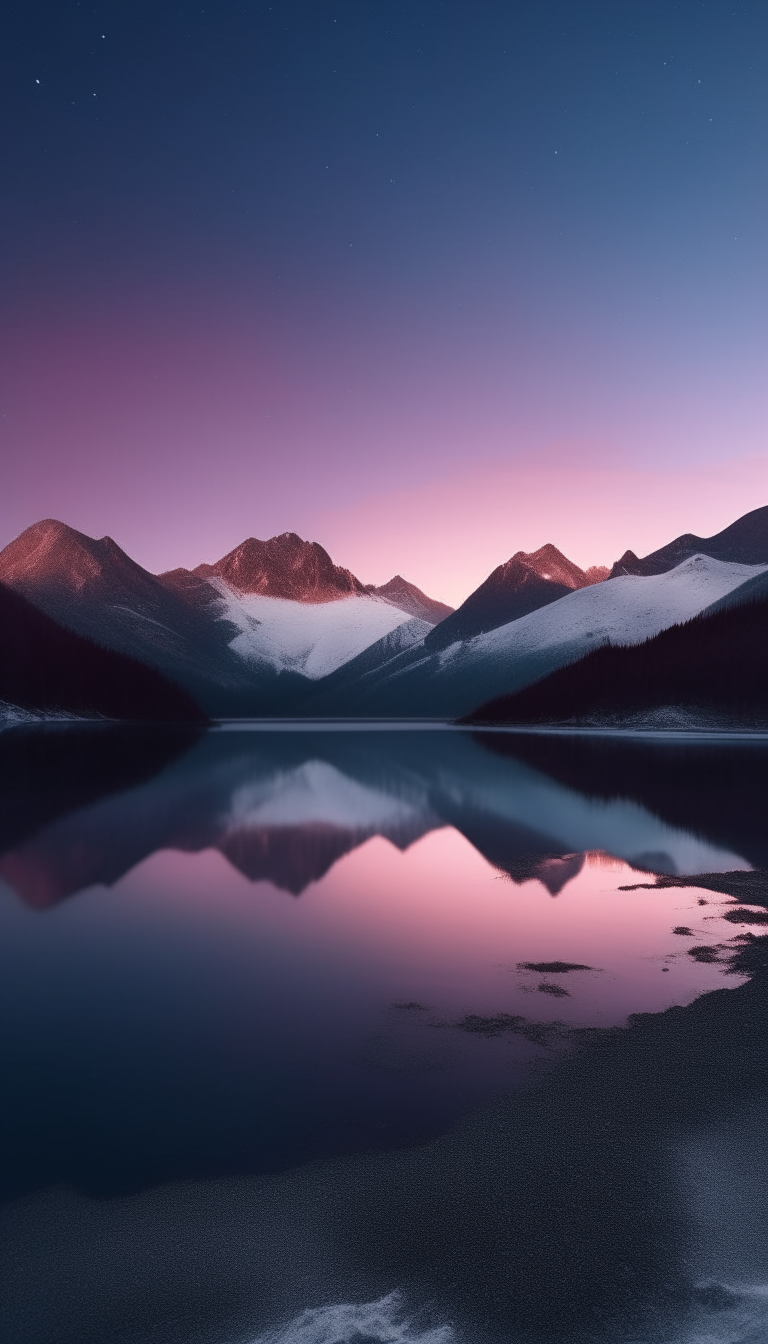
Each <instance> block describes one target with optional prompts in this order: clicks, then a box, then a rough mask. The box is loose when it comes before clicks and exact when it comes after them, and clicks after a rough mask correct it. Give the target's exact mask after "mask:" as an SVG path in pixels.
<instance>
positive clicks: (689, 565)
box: [307, 555, 768, 718]
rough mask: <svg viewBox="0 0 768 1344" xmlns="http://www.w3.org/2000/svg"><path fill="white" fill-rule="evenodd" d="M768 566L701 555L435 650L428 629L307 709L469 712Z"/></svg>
mask: <svg viewBox="0 0 768 1344" xmlns="http://www.w3.org/2000/svg"><path fill="white" fill-rule="evenodd" d="M766 571H768V565H762V566H750V565H740V564H733V563H727V562H724V561H720V560H713V559H711V558H710V557H709V556H703V555H696V556H693V557H691V558H690V559H689V560H685V561H684V562H683V563H682V564H681V565H678V566H677V568H676V569H673V570H670V571H667V572H666V573H663V574H658V575H651V576H648V577H641V576H634V575H625V576H623V577H619V578H616V579H613V580H611V581H610V582H606V583H597V584H593V585H590V586H589V587H586V588H581V589H578V590H577V591H575V592H571V593H569V594H568V595H567V596H565V597H562V598H560V599H559V600H558V601H554V602H551V603H548V604H547V605H546V606H542V607H539V608H538V609H537V610H536V611H532V612H530V613H529V614H528V615H526V616H522V617H520V618H519V619H517V620H514V621H511V622H509V623H508V624H506V625H503V626H499V627H498V628H496V629H494V630H490V631H488V632H486V633H484V634H481V635H476V636H475V637H474V638H471V639H466V640H458V639H457V640H456V641H455V642H454V643H452V644H451V645H449V646H448V647H447V648H438V649H437V650H435V651H432V650H431V649H430V647H429V642H430V639H431V638H432V637H431V636H429V635H428V636H427V637H426V639H425V640H424V641H423V642H422V643H421V644H419V645H416V646H414V647H413V648H411V649H410V650H407V651H405V652H404V653H401V654H398V655H397V656H396V657H394V658H392V659H391V660H390V661H389V662H388V663H385V664H384V665H383V666H381V667H380V668H378V669H376V670H374V671H372V672H370V673H368V674H366V675H363V676H362V677H357V678H355V681H354V683H353V684H346V685H343V686H336V687H334V691H333V693H332V694H330V695H328V696H326V697H323V694H322V692H323V688H322V687H320V688H319V691H318V695H317V696H316V697H314V698H313V699H312V700H310V701H308V702H307V710H308V711H309V710H312V711H314V712H321V711H322V712H326V713H334V712H336V713H344V712H346V713H353V714H361V715H362V714H371V715H375V716H378V715H403V716H406V715H407V716H417V717H434V718H446V717H447V718H453V717H456V716H459V715H462V714H468V713H470V712H471V711H472V710H473V709H475V708H476V707H477V706H478V705H481V704H483V703H484V702H485V701H487V700H492V699H494V698H496V697H497V696H499V695H504V694H510V693H512V692H514V691H516V690H519V689H521V688H522V687H523V686H527V685H528V684H530V683H531V682H533V681H537V680H538V679H539V678H540V677H543V676H546V675H547V673H549V672H552V671H554V669H555V668H558V667H562V666H563V665H564V664H566V663H569V662H574V661H575V660H576V659H578V658H581V657H583V655H584V654H585V653H588V652H589V651H590V650H591V649H593V648H597V647H599V646H600V645H601V644H605V643H609V642H610V643H616V644H638V643H641V642H642V641H643V640H646V639H649V638H650V637H651V636H652V635H656V634H658V632H659V631H660V630H663V629H666V627H668V626H670V625H674V624H676V623H677V622H680V621H686V620H690V619H691V617H693V616H696V615H698V614H699V612H701V611H704V610H705V609H706V608H707V607H709V606H711V605H712V604H713V603H715V602H717V601H718V600H719V599H721V598H723V597H725V596H726V595H727V594H729V593H732V592H733V591H734V590H736V589H738V588H739V587H740V586H741V585H742V584H744V583H745V582H747V581H748V580H750V579H752V578H754V577H755V576H757V575H761V574H763V573H765V572H766ZM342 703H343V704H344V705H346V709H344V708H342V707H341V705H342ZM333 704H336V705H337V706H338V708H336V709H332V708H331V705H333Z"/></svg>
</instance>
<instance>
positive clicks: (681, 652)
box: [462, 598, 768, 724]
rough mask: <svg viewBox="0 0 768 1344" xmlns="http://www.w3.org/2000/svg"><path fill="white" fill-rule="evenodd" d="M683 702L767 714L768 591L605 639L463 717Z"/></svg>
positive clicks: (549, 718)
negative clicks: (632, 640) (620, 638)
mask: <svg viewBox="0 0 768 1344" xmlns="http://www.w3.org/2000/svg"><path fill="white" fill-rule="evenodd" d="M667 705H670V706H676V707H681V708H685V709H691V710H694V711H700V712H702V713H705V714H711V715H716V716H723V715H725V716H727V717H728V718H730V719H733V720H741V721H745V722H754V723H755V724H758V723H761V724H762V723H766V722H768V599H766V598H761V599H760V600H758V601H754V602H750V603H747V604H745V605H743V606H740V607H733V608H730V609H728V610H724V611H718V612H715V613H714V614H712V615H710V616H706V615H702V616H697V617H695V618H694V619H693V620H691V621H687V622H686V623H685V624H684V625H673V626H671V627H670V628H669V629H668V630H662V632H661V633H660V634H658V635H656V636H654V638H653V639H649V640H646V642H645V643H643V644H634V645H614V644H606V645H603V646H602V647H601V648H598V649H594V650H593V651H592V652H591V653H589V654H587V655H586V656H585V657H584V658H581V659H579V660H578V662H575V663H571V664H569V665H568V666H566V667H561V668H558V670H557V671H556V672H552V673H550V675H549V676H547V677H544V678H543V679H542V680H541V681H537V682H534V683H533V685H531V686H526V687H525V688H524V689H523V690H521V691H518V692H516V693H515V694H514V695H505V696H499V697H498V698H497V699H495V700H491V701H489V703H488V704H485V705H482V706H481V707H480V708H479V709H476V710H474V711H473V713H472V714H469V715H467V716H466V718H465V719H463V720H462V722H464V723H477V724H486V723H488V724H492V723H516V724H535V723H569V722H574V721H575V722H580V721H581V722H583V721H584V720H591V721H595V720H600V719H602V718H605V719H608V718H611V717H613V716H616V715H621V716H625V715H631V714H636V713H641V712H643V711H649V710H652V709H657V708H660V707H662V706H667Z"/></svg>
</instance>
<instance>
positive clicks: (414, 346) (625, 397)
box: [0, 0, 768, 603]
mask: <svg viewBox="0 0 768 1344" xmlns="http://www.w3.org/2000/svg"><path fill="white" fill-rule="evenodd" d="M2 30H3V31H2V43H1V45H2V51H3V55H2V58H1V59H2V64H3V68H2V70H0V83H1V84H2V101H3V104H4V106H3V118H4V123H5V126H6V135H5V137H4V144H3V149H2V166H1V171H2V181H3V183H4V190H3V193H2V197H3V201H2V206H1V207H0V208H1V211H2V215H1V219H0V224H1V226H2V239H1V240H0V251H1V260H0V269H1V274H0V286H1V290H0V299H1V303H0V310H1V313H0V340H2V387H1V390H0V433H1V434H2V440H1V442H0V454H1V457H0V471H1V478H0V479H1V486H2V488H1V489H0V545H4V544H6V543H7V542H8V541H9V540H11V538H12V537H14V536H15V535H17V534H18V533H19V532H20V531H21V530H22V529H23V528H25V527H27V526H29V525H30V524H31V523H33V522H35V521H37V520H38V519H40V518H44V517H57V518H61V519H62V520H63V521H64V522H67V523H69V524H71V525H72V526H73V527H77V528H79V529H81V530H82V531H85V532H87V533H89V534H90V535H93V536H102V535H104V534H109V535H111V536H113V537H114V538H115V540H116V541H117V542H118V543H119V544H120V545H121V546H123V547H124V548H125V549H126V550H128V552H129V553H130V554H131V555H132V556H133V557H134V558H135V559H136V560H138V561H139V562H140V563H141V564H143V565H145V566H147V568H149V569H151V570H153V571H159V570H162V569H166V568H170V567H173V566H176V565H179V564H183V565H195V564H198V563H199V562H200V561H202V560H208V561H212V560H215V559H217V558H218V557H219V556H220V555H222V554H224V553H225V552H226V551H228V550H230V549H231V548H232V547H233V546H235V545H237V544H238V543H239V542H240V541H242V540H243V539H244V537H246V536H249V535H251V536H259V537H267V536H271V535H274V534H275V533H279V532H283V531H289V530H290V531H296V532H299V533H300V534H301V535H302V536H305V537H307V538H309V539H311V540H317V541H320V542H321V543H322V544H323V545H324V546H326V548H327V549H328V550H329V551H330V552H331V554H332V556H333V558H334V560H336V562H337V563H339V564H343V565H346V566H348V567H349V568H351V569H352V570H353V571H354V572H355V573H356V574H357V575H358V576H359V577H360V578H361V579H362V580H363V581H364V582H374V583H382V582H385V581H386V580H387V579H388V578H390V577H391V576H392V574H394V573H395V572H400V573H402V574H404V575H405V577H406V578H409V579H410V580H412V581H413V582H415V583H417V584H419V586H420V587H423V588H424V589H425V590H426V591H428V592H429V593H431V594H432V595H433V596H435V597H439V598H442V599H443V600H445V601H449V602H453V603H457V602H459V601H461V600H463V598H464V597H465V596H466V595H467V594H468V593H469V592H470V591H471V590H472V589H473V588H474V587H475V586H476V585H477V584H478V583H479V582H481V580H482V579H483V578H484V577H485V576H486V575H487V574H488V572H489V571H490V570H491V569H492V568H493V567H494V566H495V565H497V564H499V563H501V562H502V561H503V560H505V559H507V558H508V557H509V556H510V555H511V554H512V553H513V552H514V551H516V550H518V549H523V550H532V549H535V548H537V547H538V546H541V545H543V544H544V543H545V542H554V543H555V544H556V545H558V546H560V547H561V549H563V550H564V551H565V552H566V554H568V555H569V556H570V557H571V558H572V559H574V560H575V561H576V562H577V563H579V564H582V565H585V566H586V565H588V564H602V563H606V564H610V563H611V562H612V561H613V560H614V559H616V558H617V556H618V555H619V554H620V553H621V552H623V551H624V550H625V549H626V548H627V547H631V548H632V549H633V550H635V551H636V552H637V553H639V554H644V553H647V552H648V551H650V550H652V549H654V548H655V547H656V546H659V545H662V544H664V543H665V542H667V541H669V540H670V539H671V538H672V537H673V536H676V535H678V534H679V533H681V532H687V531H693V532H697V533H699V534H700V535H710V534H712V533H713V532H716V531H719V530H720V529H721V528H722V527H724V526H726V525H727V524H728V523H730V522H731V521H733V520H734V519H735V518H736V517H738V516H739V515H740V514H742V513H744V512H746V511H747V510H749V509H751V508H755V507H758V506H759V505H762V504H765V503H767V502H768V434H767V433H766V430H767V428H768V414H767V404H766V403H767V398H766V384H767V381H768V380H766V354H767V352H768V248H766V236H768V210H767V209H766V205H767V197H768V190H767V183H768V171H767V170H768V6H767V5H766V4H765V3H764V0H747V3H737V0H729V3H721V0H705V3H701V2H700V0H699V2H696V3H694V2H693V0H679V2H678V3H672V0H662V2H661V3H659V2H658V0H642V3H640V0H638V2H637V3H634V2H630V0H606V2H605V3H597V2H595V0H536V3H528V4H519V3H515V2H514V0H500V2H497V0H471V3H470V0H442V2H441V0H402V2H401V3H394V2H392V3H386V2H385V0H381V2H380V3H375V2H374V0H371V2H369V0H340V2H339V3H335V4H330V3H326V0H273V3H271V4H267V3H261V2H260V0H249V2H248V3H245V0H240V2H239V3H234V0H216V3H215V4H214V3H212V0H207V3H206V0H201V3H197V4H188V3H184V2H183V0H176V3H169V2H168V0H113V2H112V3H108V4H96V5H94V4H93V3H88V2H83V3H79V4H78V3H76V2H75V0H47V2H43V0H7V3H6V5H5V6H4V18H3V20H2Z"/></svg>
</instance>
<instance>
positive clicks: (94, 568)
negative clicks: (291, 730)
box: [0, 518, 300, 715]
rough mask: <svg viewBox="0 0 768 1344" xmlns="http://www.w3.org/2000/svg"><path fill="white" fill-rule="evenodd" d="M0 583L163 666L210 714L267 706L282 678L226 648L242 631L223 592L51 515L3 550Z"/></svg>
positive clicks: (81, 630) (100, 639)
mask: <svg viewBox="0 0 768 1344" xmlns="http://www.w3.org/2000/svg"><path fill="white" fill-rule="evenodd" d="M0 581H2V582H3V583H5V584H7V585H8V587H9V588H12V589H14V591H15V592H17V593H19V594H21V595H22V596H23V597H26V598H27V599H28V601H30V602H32V603H33V604H34V605H35V607H38V608H39V609H40V610H41V611H43V612H45V613H46V614H47V615H48V616H50V617H51V618H52V619H53V620H55V621H57V622H58V623H59V624H60V625H62V626H66V628H67V629H69V630H72V631H74V632H75V633H77V634H80V635H84V636H85V637H86V638H89V639H92V640H94V641H95V642H97V643H98V644H101V645H104V646H106V647H107V648H111V649H113V650H115V651H117V652H119V653H124V654H127V655H129V656H130V657H134V658H137V659H139V660H140V661H141V662H142V663H145V664H147V665H148V666H150V667H155V668H157V669H159V670H160V671H161V672H163V673H164V674H165V675H166V676H168V677H170V678H171V679H172V680H174V681H175V682H177V683H178V684H179V685H180V686H182V687H184V688H185V689H186V690H187V691H189V692H190V694H192V695H193V696H194V698H195V699H196V700H197V702H198V703H199V704H200V705H202V707H203V709H204V710H205V711H206V712H207V713H209V714H225V715H226V714H238V713H242V714H259V713H263V712H269V711H270V708H271V704H272V700H271V698H270V697H272V698H273V697H274V688H273V686H272V682H274V683H275V685H276V684H277V682H278V678H277V677H276V676H275V677H273V678H268V677H266V676H262V679H261V682H259V683H256V679H255V677H254V674H253V671H252V670H251V669H248V668H246V667H244V665H243V663H242V661H241V660H240V659H238V658H237V656H236V655H235V654H233V653H232V651H231V649H229V647H228V644H229V641H230V640H231V639H233V638H234V636H235V635H236V634H237V633H238V632H237V629H236V628H235V627H234V626H233V625H232V624H231V623H230V622H229V621H226V620H221V619H220V618H219V616H218V610H217V605H216V604H217V602H218V594H217V593H216V592H215V590H214V589H213V588H212V587H211V586H210V584H206V583H204V582H203V581H202V580H200V579H198V578H195V577H193V576H189V578H188V579H186V580H183V581H182V580H178V581H176V582H167V581H163V580H161V579H159V578H157V577H156V576H155V575H154V574H150V573H149V572H148V570H146V569H142V567H141V565H137V564H136V562H135V561H134V560H131V558H130V556H128V555H126V553H125V551H123V550H121V549H120V547H119V546H118V545H117V544H116V543H115V542H114V541H113V540H112V538H111V537H102V538H101V539H100V540H98V541H97V540H94V538H92V537H88V536H86V535H85V534H84V533H82V532H77V531H75V529H74V528H71V527H67V526H66V525H65V524H64V523H60V522H58V521H56V520H55V519H50V518H49V519H46V520H44V521H43V522H40V523H35V524H34V525H33V526H32V527H28V528H27V530H26V531H25V532H22V533H21V535H20V536H19V537H17V538H16V539H15V540H14V541H12V542H10V544H9V545H8V546H6V547H5V549H4V550H3V551H2V552H0ZM288 680H290V678H281V679H280V683H281V685H282V684H283V683H285V684H287V682H288ZM296 680H300V679H298V678H297V679H296Z"/></svg>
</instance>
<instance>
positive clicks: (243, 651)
mask: <svg viewBox="0 0 768 1344" xmlns="http://www.w3.org/2000/svg"><path fill="white" fill-rule="evenodd" d="M208 582H209V583H210V585H211V587H213V588H215V589H216V591H217V592H218V594H219V597H220V604H219V616H220V618H221V619H225V620H228V621H231V622H232V624H233V625H235V626H236V627H237V629H238V630H239V631H240V633H239V634H238V635H236V636H235V638H234V639H233V640H232V641H231V643H230V645H229V647H230V649H231V650H232V651H233V652H234V653H236V654H238V655H239V657H240V658H242V659H243V660H244V661H245V662H247V663H251V664H254V663H255V664H262V665H265V664H266V665H267V666H268V667H270V668H271V669H273V670H274V671H275V672H287V671H290V672H298V673H300V674H301V675H302V676H305V677H307V678H308V679H309V680H310V681H317V680H319V678H320V677H325V676H328V674H329V673H331V672H335V670H336V668H338V667H341V666H342V664H343V663H347V662H349V661H350V659H352V658H356V657H357V655H358V654H360V653H362V652H363V650H364V649H367V648H368V647H369V645H371V644H376V643H378V641H379V640H380V639H383V637H384V636H385V635H388V634H390V633H391V632H392V631H393V630H396V629H397V627H398V626H400V625H405V624H406V623H408V622H410V621H411V620H412V618H411V617H410V615H409V614H408V612H406V611H403V609H402V608H401V607H397V606H395V605H394V604H393V603H392V602H388V601H387V600H386V599H385V598H381V597H374V596H368V595H367V594H366V595H365V596H358V595H354V596H352V597H342V598H339V600H338V601H335V602H323V603H317V604H314V605H308V604H307V603H303V602H294V601H291V600H290V599H288V598H281V597H265V596H263V595H262V594H261V593H240V592H238V591H237V590H236V589H234V588H232V587H231V586H230V584H228V583H227V581H226V579H221V578H217V577H212V578H210V579H209V580H208Z"/></svg>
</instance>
